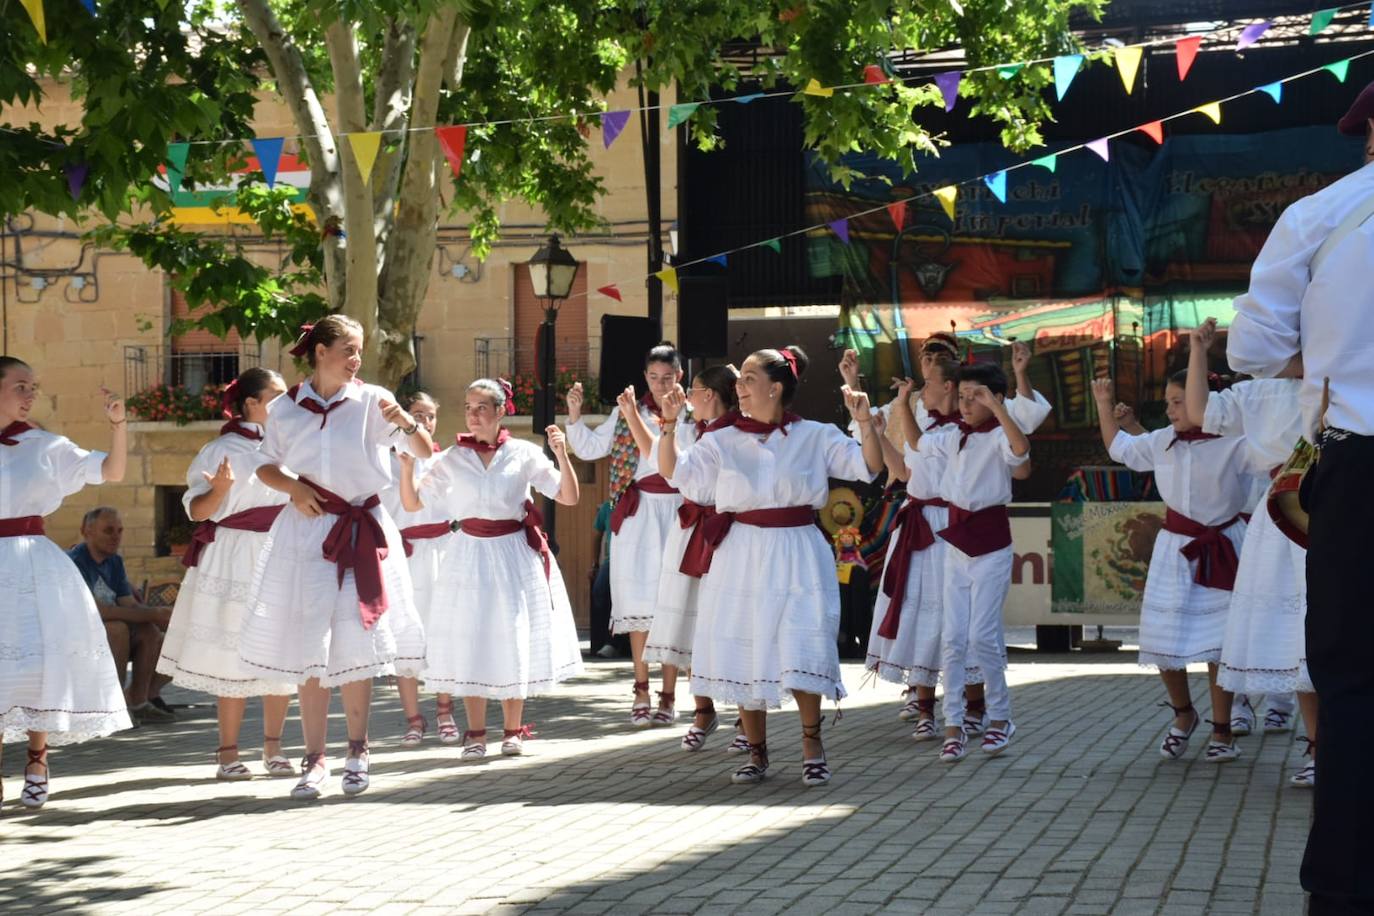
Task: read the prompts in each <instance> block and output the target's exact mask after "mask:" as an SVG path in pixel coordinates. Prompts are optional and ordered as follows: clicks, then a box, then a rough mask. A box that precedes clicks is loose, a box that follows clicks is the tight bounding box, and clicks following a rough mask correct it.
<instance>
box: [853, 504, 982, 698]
mask: <svg viewBox="0 0 1374 916" xmlns="http://www.w3.org/2000/svg"><path fill="white" fill-rule="evenodd" d="M921 511H922V513H923V514H924V515H925V518H926V521H927V522H929V523H930V530H931V531H939V530H941V529H942V528H944V527H946V526H947V525H948V519H949V510H948V509H945V508H942V507H940V506H926V507H924V508H923V509H922V510H921ZM899 533H900V530H893V532H892V535H891V536H890V537H889V538H888V543H887V557H886V560H885V562H884V564H883V569H884V570H886V569H887V565H888V564H889V563H891V562H892V552H893V550H895V549H896V547H897V541H898V534H899ZM944 572H945V542H944V541H942V540H940V539H939V538H936V539H935V543H934V544H932V545H930V546H929V547H927V548H926V549H925V550H922V551H919V552H917V553H916V555H915V556H913V557H912V558H911V568H910V569H909V570H908V572H907V580H906V594H904V595H903V596H902V610H901V620H900V622H899V623H898V625H897V635H896V637H894V638H893V639H887V638H886V637H883V636H879V635H878V629H879V628H880V627H881V626H882V625H883V618H884V617H885V616H886V615H887V610H888V608H889V607H890V606H891V603H892V599H891V598H889V597H888V596H887V595H886V594H885V593H884V592H883V587H882V582H881V581H880V582H879V583H878V589H877V596H878V597H877V600H876V601H875V602H874V604H873V629H872V631H871V632H870V633H869V636H868V658H867V660H866V662H865V664H866V667H867V668H868V670H870V671H876V672H877V674H878V677H880V678H882V679H883V680H885V681H891V682H892V683H894V684H913V685H914V684H919V685H921V686H923V687H934V686H935V685H936V683H937V682H938V681H939V679H940V629H941V620H942V618H943V617H944V578H945V576H944ZM979 680H980V681H981V671H980V672H979Z"/></svg>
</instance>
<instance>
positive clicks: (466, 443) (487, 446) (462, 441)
mask: <svg viewBox="0 0 1374 916" xmlns="http://www.w3.org/2000/svg"><path fill="white" fill-rule="evenodd" d="M509 438H510V430H508V429H502V430H501V431H500V432H499V433H497V434H496V441H495V442H483V441H482V440H480V439H478V438H477V437H476V436H474V435H473V434H472V433H460V434H459V435H458V438H457V439H456V440H455V442H454V444H455V445H457V446H459V447H460V448H470V449H472V450H473V451H474V452H477V453H479V454H482V453H486V452H494V451H496V450H497V449H498V448H500V447H501V446H503V445H505V444H506V440H508V439H509Z"/></svg>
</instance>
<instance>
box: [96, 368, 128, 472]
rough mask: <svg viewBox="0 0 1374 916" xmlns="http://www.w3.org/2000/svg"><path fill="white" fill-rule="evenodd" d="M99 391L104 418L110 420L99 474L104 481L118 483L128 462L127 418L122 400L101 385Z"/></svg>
mask: <svg viewBox="0 0 1374 916" xmlns="http://www.w3.org/2000/svg"><path fill="white" fill-rule="evenodd" d="M100 393H101V394H102V395H104V396H105V419H107V420H109V421H110V450H109V451H108V452H106V453H105V458H104V460H103V461H101V462H100V476H101V477H103V478H104V480H105V482H106V483H119V482H120V481H121V480H123V479H124V469H125V467H126V465H127V464H128V456H129V418H128V416H127V415H126V414H125V413H124V402H123V401H122V400H120V399H119V398H117V397H115V396H114V392H113V391H111V390H110V389H108V388H106V387H105V386H104V385H101V386H100Z"/></svg>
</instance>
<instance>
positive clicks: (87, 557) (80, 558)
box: [67, 544, 95, 566]
mask: <svg viewBox="0 0 1374 916" xmlns="http://www.w3.org/2000/svg"><path fill="white" fill-rule="evenodd" d="M67 556H69V557H71V558H72V560H74V561H75V562H76V563H78V564H82V563H84V564H89V565H92V566H94V565H95V558H94V557H92V556H91V552H90V551H89V550H87V549H86V545H85V544H77V545H76V546H75V547H70V548H68V549H67Z"/></svg>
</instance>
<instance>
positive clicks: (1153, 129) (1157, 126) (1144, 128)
mask: <svg viewBox="0 0 1374 916" xmlns="http://www.w3.org/2000/svg"><path fill="white" fill-rule="evenodd" d="M1139 130H1140V132H1141V133H1142V134H1144V135H1145V136H1147V137H1149V138H1150V139H1151V140H1153V141H1155V142H1156V143H1163V142H1164V122H1163V121H1151V122H1150V123H1149V124H1142V125H1140V128H1139Z"/></svg>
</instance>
